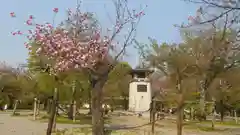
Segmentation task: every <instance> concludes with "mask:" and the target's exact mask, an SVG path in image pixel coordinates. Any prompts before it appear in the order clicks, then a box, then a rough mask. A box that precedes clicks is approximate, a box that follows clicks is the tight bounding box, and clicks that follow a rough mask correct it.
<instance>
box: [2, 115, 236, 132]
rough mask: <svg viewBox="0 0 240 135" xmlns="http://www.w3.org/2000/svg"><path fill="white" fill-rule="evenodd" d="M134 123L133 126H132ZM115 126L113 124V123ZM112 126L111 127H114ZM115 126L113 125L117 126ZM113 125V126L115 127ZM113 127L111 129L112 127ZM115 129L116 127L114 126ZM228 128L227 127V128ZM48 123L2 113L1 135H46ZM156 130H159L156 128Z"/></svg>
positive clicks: (60, 126)
mask: <svg viewBox="0 0 240 135" xmlns="http://www.w3.org/2000/svg"><path fill="white" fill-rule="evenodd" d="M120 123H121V125H122V124H124V125H125V124H127V125H141V123H145V122H143V121H141V120H139V119H137V118H135V119H134V118H128V119H127V120H126V121H124V122H123V121H122V122H120V121H118V122H117V121H116V123H115V124H117V125H118V124H120ZM130 123H132V124H130ZM112 124H113V123H112ZM112 124H111V125H112ZM115 124H113V125H115ZM113 125H112V126H113ZM84 126H85V125H75V124H57V128H58V129H65V128H74V127H84ZM112 126H111V127H112ZM113 127H114V126H113ZM225 128H226V127H225ZM46 129H47V123H42V122H38V121H31V120H29V119H27V118H26V117H11V116H10V114H9V113H1V112H0V135H45V134H46ZM156 129H158V128H157V127H156ZM158 130H159V131H160V132H161V134H162V135H175V134H176V128H175V126H174V128H173V127H172V128H168V127H165V126H164V127H160V129H158ZM183 135H240V128H236V127H235V128H231V130H229V131H228V132H202V131H197V130H184V133H183Z"/></svg>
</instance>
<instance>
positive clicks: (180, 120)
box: [177, 93, 184, 135]
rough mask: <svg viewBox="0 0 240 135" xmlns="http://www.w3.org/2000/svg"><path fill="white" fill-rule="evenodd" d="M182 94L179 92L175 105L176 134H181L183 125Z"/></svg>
mask: <svg viewBox="0 0 240 135" xmlns="http://www.w3.org/2000/svg"><path fill="white" fill-rule="evenodd" d="M183 111H184V109H183V94H182V93H180V94H179V101H178V107H177V135H182V127H183V113H184V112H183Z"/></svg>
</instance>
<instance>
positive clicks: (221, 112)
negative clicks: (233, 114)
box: [220, 100, 224, 122]
mask: <svg viewBox="0 0 240 135" xmlns="http://www.w3.org/2000/svg"><path fill="white" fill-rule="evenodd" d="M220 115H221V122H223V118H224V104H223V100H220Z"/></svg>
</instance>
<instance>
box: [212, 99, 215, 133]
mask: <svg viewBox="0 0 240 135" xmlns="http://www.w3.org/2000/svg"><path fill="white" fill-rule="evenodd" d="M215 105H216V104H215V102H214V104H213V115H212V129H213V130H214V129H215V121H216V107H215Z"/></svg>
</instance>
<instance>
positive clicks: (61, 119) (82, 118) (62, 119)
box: [39, 114, 110, 125]
mask: <svg viewBox="0 0 240 135" xmlns="http://www.w3.org/2000/svg"><path fill="white" fill-rule="evenodd" d="M48 118H49V117H48V115H45V116H42V117H41V118H40V119H39V120H40V121H42V122H47V121H48ZM104 119H105V120H104V122H105V123H109V122H110V119H109V118H107V117H105V118H104ZM56 122H57V123H62V124H87V125H91V124H92V116H91V115H85V114H80V115H78V116H76V121H75V122H74V121H73V120H71V119H68V117H67V116H58V117H57V120H56Z"/></svg>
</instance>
